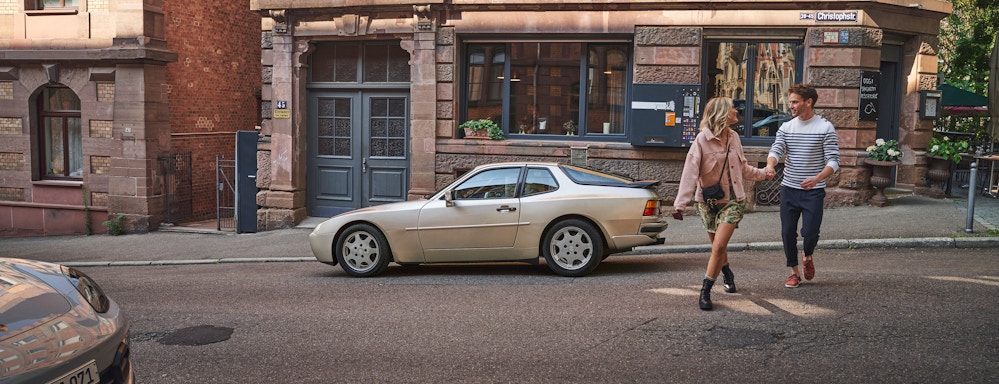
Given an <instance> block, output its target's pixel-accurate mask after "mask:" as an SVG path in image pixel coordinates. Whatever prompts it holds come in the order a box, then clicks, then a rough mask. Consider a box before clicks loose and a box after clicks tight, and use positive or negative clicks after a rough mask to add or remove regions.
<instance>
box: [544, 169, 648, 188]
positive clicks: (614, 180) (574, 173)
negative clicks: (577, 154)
mask: <svg viewBox="0 0 999 384" xmlns="http://www.w3.org/2000/svg"><path fill="white" fill-rule="evenodd" d="M560 167H562V170H563V171H565V174H566V176H569V178H570V179H572V181H574V182H576V183H577V184H584V185H610V186H615V185H620V186H626V185H631V184H632V183H633V182H634V180H631V179H629V178H626V177H622V176H615V175H609V174H606V173H603V172H600V171H595V170H592V169H586V168H580V167H576V166H572V165H560Z"/></svg>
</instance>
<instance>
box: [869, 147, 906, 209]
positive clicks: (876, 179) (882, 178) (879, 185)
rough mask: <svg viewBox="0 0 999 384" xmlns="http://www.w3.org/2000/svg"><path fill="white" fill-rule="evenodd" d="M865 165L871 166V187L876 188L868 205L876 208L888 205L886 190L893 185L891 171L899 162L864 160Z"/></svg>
mask: <svg viewBox="0 0 999 384" xmlns="http://www.w3.org/2000/svg"><path fill="white" fill-rule="evenodd" d="M864 163H866V164H868V165H870V166H871V180H870V183H871V186H872V187H874V196H871V199H870V200H868V201H867V202H868V204H870V205H873V206H875V207H884V206H887V205H888V198H887V197H885V188H888V186H889V185H891V169H892V167H894V166H896V165H898V164H899V162H898V161H878V160H871V159H864Z"/></svg>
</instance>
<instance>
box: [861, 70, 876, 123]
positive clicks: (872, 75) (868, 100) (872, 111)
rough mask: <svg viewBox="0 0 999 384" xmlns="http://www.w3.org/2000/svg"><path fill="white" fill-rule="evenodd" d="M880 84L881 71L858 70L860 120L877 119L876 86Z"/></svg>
mask: <svg viewBox="0 0 999 384" xmlns="http://www.w3.org/2000/svg"><path fill="white" fill-rule="evenodd" d="M880 85H881V72H878V71H861V72H860V111H859V114H860V115H859V118H860V120H861V121H877V120H878V87H879V86H880Z"/></svg>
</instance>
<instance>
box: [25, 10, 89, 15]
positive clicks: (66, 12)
mask: <svg viewBox="0 0 999 384" xmlns="http://www.w3.org/2000/svg"><path fill="white" fill-rule="evenodd" d="M78 13H80V10H79V9H75V8H58V9H34V10H25V11H24V14H26V15H28V16H46V15H75V14H78Z"/></svg>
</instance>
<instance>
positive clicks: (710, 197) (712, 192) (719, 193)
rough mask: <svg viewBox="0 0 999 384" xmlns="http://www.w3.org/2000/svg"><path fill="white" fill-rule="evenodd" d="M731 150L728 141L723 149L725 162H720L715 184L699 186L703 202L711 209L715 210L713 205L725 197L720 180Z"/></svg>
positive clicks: (723, 175)
mask: <svg viewBox="0 0 999 384" xmlns="http://www.w3.org/2000/svg"><path fill="white" fill-rule="evenodd" d="M730 150H732V143H728V148H726V149H725V163H724V164H722V171H721V175H719V176H718V182H717V183H715V185H712V186H708V187H701V196H704V202H705V203H707V204H708V205H709V206H711V208H712V210H716V209H717V208H715V206H716V205H717V203H718V200H721V199H723V198H725V191H724V190H723V189H722V185H721V181H722V178H723V177H725V170H727V169H728V153H729V151H730Z"/></svg>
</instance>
